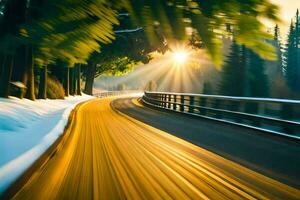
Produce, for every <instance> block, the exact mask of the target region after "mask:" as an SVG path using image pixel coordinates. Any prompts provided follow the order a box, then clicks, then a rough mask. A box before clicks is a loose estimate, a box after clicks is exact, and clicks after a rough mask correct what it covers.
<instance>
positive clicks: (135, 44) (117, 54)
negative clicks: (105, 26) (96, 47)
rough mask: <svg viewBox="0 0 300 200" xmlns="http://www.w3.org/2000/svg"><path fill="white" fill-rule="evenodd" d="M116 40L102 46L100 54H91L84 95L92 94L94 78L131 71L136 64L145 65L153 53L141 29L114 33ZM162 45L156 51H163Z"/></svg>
mask: <svg viewBox="0 0 300 200" xmlns="http://www.w3.org/2000/svg"><path fill="white" fill-rule="evenodd" d="M116 32H117V37H116V40H115V41H114V42H113V43H111V44H108V45H104V46H103V48H102V50H101V52H100V53H97V52H95V53H93V54H92V56H91V58H90V59H89V64H88V65H89V67H88V68H87V69H86V73H85V74H86V84H85V90H84V91H85V93H87V94H92V88H93V83H94V78H95V77H98V76H100V75H102V74H109V75H116V74H122V73H126V72H128V71H130V70H131V69H133V66H134V65H135V64H137V63H138V62H142V63H147V62H149V60H150V59H151V58H150V56H149V55H148V53H150V52H151V51H153V49H151V47H150V45H149V43H148V41H147V40H146V37H145V32H144V30H143V29H130V30H126V31H120V30H119V31H116ZM163 46H164V45H163V43H161V45H160V46H157V49H159V50H162V49H163Z"/></svg>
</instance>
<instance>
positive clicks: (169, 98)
mask: <svg viewBox="0 0 300 200" xmlns="http://www.w3.org/2000/svg"><path fill="white" fill-rule="evenodd" d="M167 97H168V108H169V109H170V108H171V95H170V94H168V95H167Z"/></svg>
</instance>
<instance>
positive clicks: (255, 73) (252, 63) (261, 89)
mask: <svg viewBox="0 0 300 200" xmlns="http://www.w3.org/2000/svg"><path fill="white" fill-rule="evenodd" d="M248 57H249V67H248V73H247V79H248V84H249V92H248V96H251V97H268V95H269V83H268V78H267V76H266V74H265V67H264V60H263V59H262V58H260V57H259V56H258V55H257V54H256V53H254V52H253V51H252V50H249V52H248ZM274 78H275V77H274Z"/></svg>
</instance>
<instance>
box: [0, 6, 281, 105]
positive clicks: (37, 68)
mask: <svg viewBox="0 0 300 200" xmlns="http://www.w3.org/2000/svg"><path fill="white" fill-rule="evenodd" d="M277 11H278V8H277V7H276V6H275V5H273V4H271V3H270V2H269V0H261V1H259V2H258V1H244V0H227V1H223V0H214V1H207V0H205V1H202V0H200V1H199V0H198V1H193V0H188V1H187V0H186V1H182V0H167V1H166V0H110V1H107V0H102V1H99V0H64V1H61V0H0V97H8V96H9V95H15V96H19V97H20V98H23V97H26V98H29V99H32V100H34V99H35V98H36V96H37V97H38V98H47V97H48V98H49V97H51V98H59V97H62V98H63V96H68V95H69V94H71V95H75V94H81V85H82V83H81V80H85V82H86V84H85V92H87V93H88V94H91V93H92V86H93V80H94V78H95V77H96V76H99V75H100V74H103V73H107V74H112V75H114V74H118V73H125V72H127V71H128V70H130V69H131V68H132V67H133V66H134V64H136V63H137V62H148V61H149V60H150V59H151V58H150V57H149V56H148V53H149V52H151V51H154V50H158V51H162V52H163V51H165V50H166V48H167V45H168V43H171V42H173V41H178V40H180V41H182V40H188V39H189V37H191V35H190V34H189V33H190V32H192V33H193V35H196V36H197V37H198V38H200V44H201V45H200V46H201V47H203V48H205V49H206V50H207V52H208V53H209V55H210V56H211V58H212V60H213V61H214V63H215V64H216V65H217V66H221V64H222V60H223V58H222V52H221V46H222V41H221V36H222V35H224V34H228V32H229V31H228V30H227V29H228V28H227V27H229V25H230V27H233V28H234V30H236V31H235V36H234V37H235V41H236V43H237V44H239V45H244V46H245V47H247V48H248V49H251V51H253V52H255V53H257V54H258V55H259V56H260V57H261V58H264V59H275V58H276V52H275V49H274V48H273V47H272V45H271V44H269V43H266V42H265V40H268V39H270V38H271V37H272V36H271V34H268V33H266V32H265V31H264V25H263V23H262V22H261V19H269V20H272V21H278V17H277ZM14 87H17V88H19V89H18V90H14V89H13V88H14ZM58 93H63V94H61V95H58Z"/></svg>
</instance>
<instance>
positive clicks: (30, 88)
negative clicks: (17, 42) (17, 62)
mask: <svg viewBox="0 0 300 200" xmlns="http://www.w3.org/2000/svg"><path fill="white" fill-rule="evenodd" d="M26 64H27V66H26V67H27V69H26V74H27V78H28V79H27V84H26V87H27V90H26V98H28V99H30V100H33V101H34V100H35V93H34V92H35V91H34V89H35V87H34V59H33V53H32V47H29V51H28V63H26Z"/></svg>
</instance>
